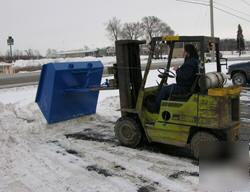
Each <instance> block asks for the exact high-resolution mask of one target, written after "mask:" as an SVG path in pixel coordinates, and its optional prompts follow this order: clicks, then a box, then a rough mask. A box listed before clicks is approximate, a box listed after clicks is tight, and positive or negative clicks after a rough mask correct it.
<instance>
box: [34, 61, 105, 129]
mask: <svg viewBox="0 0 250 192" xmlns="http://www.w3.org/2000/svg"><path fill="white" fill-rule="evenodd" d="M102 73H103V64H102V63H101V62H100V61H94V62H73V63H72V62H70V63H69V62H67V63H50V64H46V65H44V66H43V68H42V72H41V77H40V82H39V86H38V90H37V95H36V102H37V103H38V106H39V107H40V109H41V111H42V113H43V115H44V117H45V118H46V120H47V122H48V123H49V124H50V123H56V122H60V121H65V120H69V119H73V118H76V117H80V116H84V115H90V114H94V113H96V106H97V101H98V95H99V91H98V90H95V91H93V90H91V89H92V88H98V87H100V84H101V79H102Z"/></svg>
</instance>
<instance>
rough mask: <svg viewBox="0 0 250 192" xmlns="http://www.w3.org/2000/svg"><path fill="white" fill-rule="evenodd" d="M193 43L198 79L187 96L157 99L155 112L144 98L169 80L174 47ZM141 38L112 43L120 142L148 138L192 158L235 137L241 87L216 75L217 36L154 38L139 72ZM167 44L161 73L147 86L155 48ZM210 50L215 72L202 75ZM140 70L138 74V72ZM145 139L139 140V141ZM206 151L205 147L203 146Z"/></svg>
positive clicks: (218, 71) (129, 143)
mask: <svg viewBox="0 0 250 192" xmlns="http://www.w3.org/2000/svg"><path fill="white" fill-rule="evenodd" d="M178 43H192V44H194V45H195V46H196V48H197V49H198V51H199V56H200V65H199V70H198V71H199V72H198V74H197V78H196V80H195V82H194V84H193V86H192V88H191V90H190V93H188V94H187V95H172V96H171V97H170V98H168V99H166V100H163V101H162V102H161V107H160V111H159V112H158V113H153V112H152V111H150V110H149V109H148V108H147V104H146V103H147V102H146V101H147V99H148V98H149V97H151V96H152V95H155V94H157V92H158V91H159V90H160V89H161V88H162V86H164V85H165V84H167V83H168V79H169V78H170V77H173V76H172V75H171V74H172V73H171V70H170V69H171V63H172V58H173V53H174V49H175V45H176V44H178ZM141 44H145V41H133V40H121V41H117V42H116V55H117V64H116V65H115V67H114V72H115V75H114V76H115V81H116V85H117V87H118V89H119V92H120V106H121V116H122V117H121V118H120V119H119V120H118V121H117V123H116V125H115V134H116V137H117V138H118V140H119V141H120V143H121V144H123V145H125V146H128V147H137V146H138V145H140V144H141V142H142V141H145V139H146V140H147V141H148V142H158V143H164V144H171V145H176V146H180V147H188V148H190V149H191V151H192V153H193V155H194V157H195V158H200V157H201V156H202V155H204V154H202V152H203V151H206V155H209V150H210V153H211V154H212V153H213V152H214V151H215V150H212V149H213V148H212V147H211V146H212V145H213V143H218V142H219V141H230V142H231V141H236V140H237V138H238V135H239V127H240V118H239V96H240V91H241V89H240V87H235V86H234V87H224V84H225V81H226V78H225V76H224V75H223V74H222V73H221V63H220V51H219V38H212V37H204V36H166V37H156V38H153V39H152V41H151V43H150V45H149V56H148V62H147V64H146V67H145V70H144V73H142V66H141V61H140V45H141ZM162 46H167V47H168V50H169V54H168V61H167V63H166V66H165V67H164V70H163V71H162V72H161V74H160V77H161V81H160V82H159V84H158V85H156V86H153V87H146V81H147V78H148V76H149V73H150V69H151V66H152V65H151V64H152V60H153V58H154V55H155V51H156V50H157V49H159V47H162ZM209 49H213V50H215V53H216V54H215V58H216V71H215V72H212V73H211V72H210V73H206V68H205V53H206V52H207V50H209ZM142 74H143V75H142ZM143 138H144V139H143ZM208 149H209V150H208Z"/></svg>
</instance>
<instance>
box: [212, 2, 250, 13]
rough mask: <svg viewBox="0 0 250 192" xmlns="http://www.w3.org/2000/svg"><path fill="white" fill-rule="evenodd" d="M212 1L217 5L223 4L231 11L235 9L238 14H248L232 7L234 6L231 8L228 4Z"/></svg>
mask: <svg viewBox="0 0 250 192" xmlns="http://www.w3.org/2000/svg"><path fill="white" fill-rule="evenodd" d="M214 3H215V4H218V5H221V6H224V7H226V8H228V9H230V10H232V11H235V12H238V13H240V14H243V15H246V16H250V14H248V13H245V12H242V11H239V10H237V9H234V8H232V7H230V6H228V5H226V4H224V3H218V2H214ZM249 5H250V4H249Z"/></svg>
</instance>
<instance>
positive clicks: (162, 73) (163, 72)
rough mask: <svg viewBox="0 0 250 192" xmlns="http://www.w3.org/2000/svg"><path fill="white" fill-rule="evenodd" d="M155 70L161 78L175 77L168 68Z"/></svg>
mask: <svg viewBox="0 0 250 192" xmlns="http://www.w3.org/2000/svg"><path fill="white" fill-rule="evenodd" d="M157 71H158V72H159V73H160V74H159V75H158V77H159V78H161V79H163V78H166V77H169V78H175V77H176V75H175V73H174V72H172V71H170V70H166V69H164V68H158V69H157Z"/></svg>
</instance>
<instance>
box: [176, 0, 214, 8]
mask: <svg viewBox="0 0 250 192" xmlns="http://www.w3.org/2000/svg"><path fill="white" fill-rule="evenodd" d="M176 1H179V2H184V3H190V4H197V5H203V6H206V7H207V6H209V4H208V3H201V2H197V1H187V0H176Z"/></svg>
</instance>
